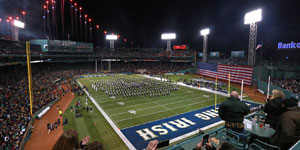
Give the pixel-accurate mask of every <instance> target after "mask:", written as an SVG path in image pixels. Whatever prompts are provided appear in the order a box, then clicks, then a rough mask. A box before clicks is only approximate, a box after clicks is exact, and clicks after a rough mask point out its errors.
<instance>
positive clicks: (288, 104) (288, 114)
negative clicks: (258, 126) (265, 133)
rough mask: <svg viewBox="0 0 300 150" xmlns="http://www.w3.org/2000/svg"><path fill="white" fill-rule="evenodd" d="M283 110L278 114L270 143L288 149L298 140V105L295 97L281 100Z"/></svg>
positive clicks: (299, 113)
mask: <svg viewBox="0 0 300 150" xmlns="http://www.w3.org/2000/svg"><path fill="white" fill-rule="evenodd" d="M283 106H284V109H285V112H284V113H283V114H282V115H281V116H280V118H279V119H278V122H277V126H276V132H275V134H274V135H273V136H272V137H271V138H270V143H271V144H272V145H276V146H278V147H280V148H281V149H289V148H290V147H291V146H292V145H294V144H295V143H296V142H297V141H299V140H300V107H298V100H297V99H293V98H290V99H286V100H284V101H283Z"/></svg>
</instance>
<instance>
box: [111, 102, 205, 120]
mask: <svg viewBox="0 0 300 150" xmlns="http://www.w3.org/2000/svg"><path fill="white" fill-rule="evenodd" d="M197 98H201V97H194V98H191V99H188V100H180V101H176V102H173V103H167V104H163V105H161V104H159V103H155V102H150V103H155V104H156V105H157V106H151V107H146V108H141V109H136V110H135V111H140V110H147V109H151V108H156V107H162V106H168V105H172V104H176V103H180V102H183V101H190V100H194V99H197ZM203 102H205V101H203ZM164 108H165V109H167V110H171V109H169V108H167V107H164ZM125 113H127V111H126V112H121V113H117V114H109V113H108V114H109V115H110V116H116V115H120V114H125Z"/></svg>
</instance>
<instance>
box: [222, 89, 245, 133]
mask: <svg viewBox="0 0 300 150" xmlns="http://www.w3.org/2000/svg"><path fill="white" fill-rule="evenodd" d="M218 112H219V116H220V118H221V119H222V120H224V121H225V128H227V129H231V130H233V131H235V132H239V133H241V132H242V131H243V130H244V123H243V121H244V117H245V116H246V115H247V114H249V113H250V108H249V107H248V106H247V105H246V104H245V103H244V102H241V101H240V99H239V93H238V92H237V91H232V92H231V93H230V97H229V98H228V99H227V100H226V101H224V102H223V103H222V104H221V105H220V107H219V110H218Z"/></svg>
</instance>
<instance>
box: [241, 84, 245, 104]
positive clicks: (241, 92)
mask: <svg viewBox="0 0 300 150" xmlns="http://www.w3.org/2000/svg"><path fill="white" fill-rule="evenodd" d="M243 90H244V80H242V88H241V101H242V100H243Z"/></svg>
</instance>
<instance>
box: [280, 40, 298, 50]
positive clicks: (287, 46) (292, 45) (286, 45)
mask: <svg viewBox="0 0 300 150" xmlns="http://www.w3.org/2000/svg"><path fill="white" fill-rule="evenodd" d="M295 48H300V43H294V41H292V42H291V43H282V42H279V43H278V49H295Z"/></svg>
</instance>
